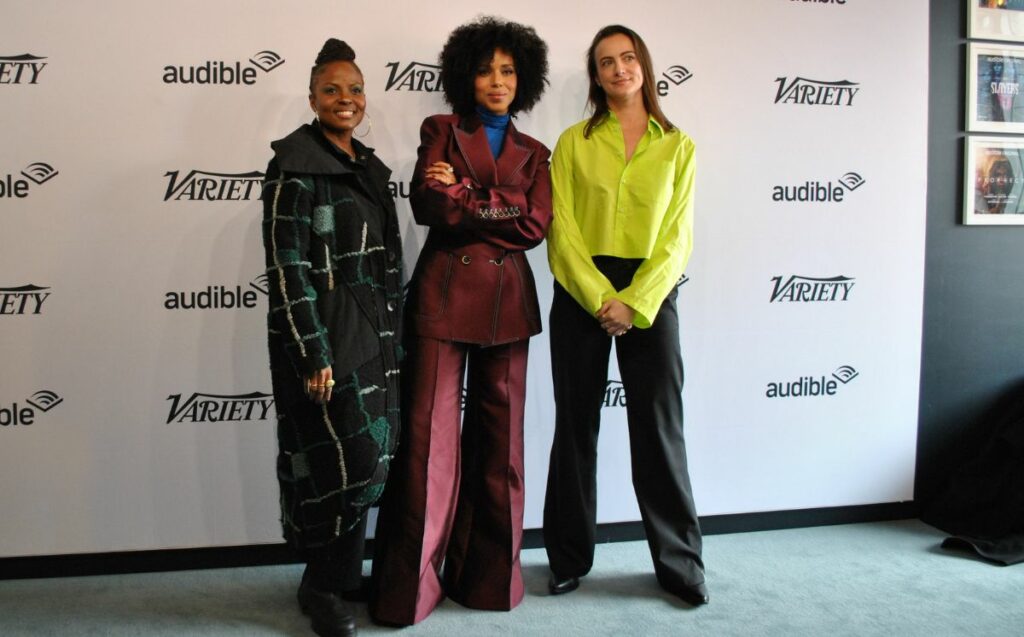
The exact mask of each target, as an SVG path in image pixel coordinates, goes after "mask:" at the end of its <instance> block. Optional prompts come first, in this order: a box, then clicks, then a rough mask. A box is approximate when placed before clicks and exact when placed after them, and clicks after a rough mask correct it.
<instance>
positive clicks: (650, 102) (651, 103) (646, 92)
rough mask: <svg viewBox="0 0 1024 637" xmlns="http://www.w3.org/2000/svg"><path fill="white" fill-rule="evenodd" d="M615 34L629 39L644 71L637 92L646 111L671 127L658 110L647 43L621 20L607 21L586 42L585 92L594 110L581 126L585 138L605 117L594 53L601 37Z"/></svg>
mask: <svg viewBox="0 0 1024 637" xmlns="http://www.w3.org/2000/svg"><path fill="white" fill-rule="evenodd" d="M616 34H621V35H624V36H626V37H627V38H629V39H630V40H632V42H633V50H634V51H635V52H636V57H637V61H638V62H639V63H640V69H641V70H642V71H643V73H644V83H643V86H642V87H641V88H640V92H641V94H642V95H643V97H644V108H646V109H647V113H648V114H650V116H651V117H653V118H654V119H655V121H657V122H658V123H659V124H661V127H662V128H664V129H665V130H667V131H670V130H673V129H675V126H673V125H672V122H670V121H668V118H667V117H665V113H663V112H662V111H661V106H660V105H659V104H658V93H657V91H656V90H655V82H654V64H653V63H652V62H651V52H650V51H648V50H647V45H646V44H644V40H643V38H641V37H640V36H639V35H638V34H637V32H636V31H634V30H633V29H630V28H629V27H624V26H622V25H621V24H610V25H608V26H606V27H604V28H603V29H601V30H600V31H598V32H597V35H595V36H594V41H593V42H591V43H590V48H589V49H587V75H589V76H590V92H589V93H588V94H587V103H588V104H589V105H590V108H592V109H593V110H594V114H593V115H591V116H590V121H588V122H587V126H586V128H584V129H583V136H584V137H587V138H589V137H590V133H591V132H592V131H593V130H594V127H595V126H597V125H598V124H600V123H601V122H603V121H604V120H605V119H607V117H608V95H607V93H605V92H604V89H603V88H601V85H600V84H598V83H597V79H598V78H597V60H596V59H595V56H596V54H597V45H598V44H600V43H601V40H603V39H605V38H607V37H609V36H612V35H616Z"/></svg>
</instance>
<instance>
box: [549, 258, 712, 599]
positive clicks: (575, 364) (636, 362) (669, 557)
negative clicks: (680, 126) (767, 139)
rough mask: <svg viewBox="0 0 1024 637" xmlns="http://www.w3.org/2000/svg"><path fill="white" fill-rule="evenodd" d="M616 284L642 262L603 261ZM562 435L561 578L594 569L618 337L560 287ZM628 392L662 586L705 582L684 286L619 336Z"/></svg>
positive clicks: (555, 314)
mask: <svg viewBox="0 0 1024 637" xmlns="http://www.w3.org/2000/svg"><path fill="white" fill-rule="evenodd" d="M595 262H596V263H597V264H598V267H599V269H601V271H602V272H603V273H604V274H605V276H607V277H608V278H609V280H610V281H611V282H612V283H613V285H615V287H616V288H617V289H622V288H623V287H625V286H626V285H628V284H629V281H630V280H631V279H632V276H633V273H634V272H635V270H636V267H637V265H639V264H638V263H637V262H636V261H628V260H623V259H610V258H601V259H600V261H599V260H598V259H595ZM549 333H550V339H551V368H552V377H553V385H554V393H555V436H554V441H553V443H552V447H551V462H550V466H549V469H548V484H547V494H546V496H545V500H544V545H545V547H546V549H547V554H548V561H549V563H550V566H551V570H552V571H553V572H554V573H555V574H556V575H558V576H560V577H579V576H582V575H585V574H587V573H588V572H589V571H590V569H591V567H592V566H593V562H594V541H595V533H596V522H597V436H598V430H599V428H600V421H601V408H602V405H603V401H604V395H605V386H606V383H607V379H608V359H609V356H610V352H611V346H612V338H611V337H609V336H608V335H607V333H605V331H604V330H603V329H601V326H600V324H599V323H598V321H597V320H596V319H595V318H594V317H593V316H591V315H590V314H588V313H587V312H586V311H585V310H584V309H583V308H582V307H580V305H579V304H578V303H576V301H575V300H574V299H573V298H572V297H571V296H570V295H569V293H568V292H566V291H565V289H564V288H562V286H561V285H559V284H558V283H555V295H554V300H553V302H552V306H551V319H550V326H549ZM615 341H616V342H615V351H616V357H617V359H618V364H619V372H620V373H621V375H622V384H623V389H624V390H625V394H626V416H627V421H628V426H629V444H630V460H631V462H632V477H633V489H634V492H635V493H636V498H637V502H638V504H639V505H640V515H641V517H642V519H643V524H644V529H645V531H646V533H647V542H648V545H649V547H650V550H651V558H652V559H653V561H654V570H655V574H656V575H657V578H658V581H659V583H660V584H661V585H662V587H663V588H665V589H666V590H668V591H670V592H677V591H680V590H686V589H689V588H692V587H693V586H696V585H697V584H700V583H702V582H703V581H704V562H703V560H702V559H701V533H700V526H699V524H698V521H697V511H696V508H695V507H694V504H693V495H692V491H691V487H690V477H689V473H688V471H687V466H686V443H685V441H684V439H683V404H682V388H683V362H682V356H681V354H680V349H679V316H678V312H677V310H676V290H673V291H672V292H671V294H669V296H668V298H666V299H665V301H664V303H662V306H661V308H660V309H659V311H658V314H657V317H656V318H655V320H654V324H653V325H652V326H651V327H650V328H647V329H640V328H633V329H632V330H629V331H628V332H626V334H625V335H623V336H619V337H616V338H615Z"/></svg>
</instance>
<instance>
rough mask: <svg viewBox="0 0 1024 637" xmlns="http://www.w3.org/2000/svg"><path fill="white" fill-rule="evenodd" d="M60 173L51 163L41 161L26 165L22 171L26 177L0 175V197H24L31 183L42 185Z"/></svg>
mask: <svg viewBox="0 0 1024 637" xmlns="http://www.w3.org/2000/svg"><path fill="white" fill-rule="evenodd" d="M58 174H59V173H58V172H57V170H56V169H55V168H54V167H53V166H51V165H50V164H46V163H43V162H41V161H37V162H35V163H32V164H29V165H28V166H26V167H25V170H23V171H21V176H22V177H25V179H20V178H18V177H15V176H14V175H4V176H3V177H0V199H4V198H18V199H24V198H25V197H27V196H28V191H29V188H31V184H36V185H37V186H41V185H43V184H45V183H46V182H48V181H50V180H51V179H53V178H54V177H56V176H57V175H58ZM30 182H31V183H30Z"/></svg>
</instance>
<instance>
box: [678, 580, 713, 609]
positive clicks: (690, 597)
mask: <svg viewBox="0 0 1024 637" xmlns="http://www.w3.org/2000/svg"><path fill="white" fill-rule="evenodd" d="M672 593H673V594H674V595H675V596H676V597H678V598H679V599H681V600H683V601H684V602H686V603H687V604H689V605H690V606H703V605H704V604H707V603H708V602H710V601H711V598H710V597H709V596H708V587H707V586H705V585H704V582H701V583H700V584H697V585H696V586H687V587H685V588H681V589H678V590H674V591H672Z"/></svg>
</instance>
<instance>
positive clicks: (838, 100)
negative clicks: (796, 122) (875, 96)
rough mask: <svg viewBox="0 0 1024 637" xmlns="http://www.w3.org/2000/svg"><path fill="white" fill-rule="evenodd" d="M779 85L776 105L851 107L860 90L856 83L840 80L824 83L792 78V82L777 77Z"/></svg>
mask: <svg viewBox="0 0 1024 637" xmlns="http://www.w3.org/2000/svg"><path fill="white" fill-rule="evenodd" d="M775 81H776V82H777V83H778V85H779V89H778V91H777V92H776V93H775V103H776V104H804V105H807V106H853V98H854V97H856V95H857V93H859V92H860V89H859V88H857V87H859V86H860V84H858V83H857V82H851V81H849V80H840V81H838V82H825V81H822V80H809V79H807V78H804V77H794V78H793V79H792V80H790V79H788V78H785V77H777V78H775Z"/></svg>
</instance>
